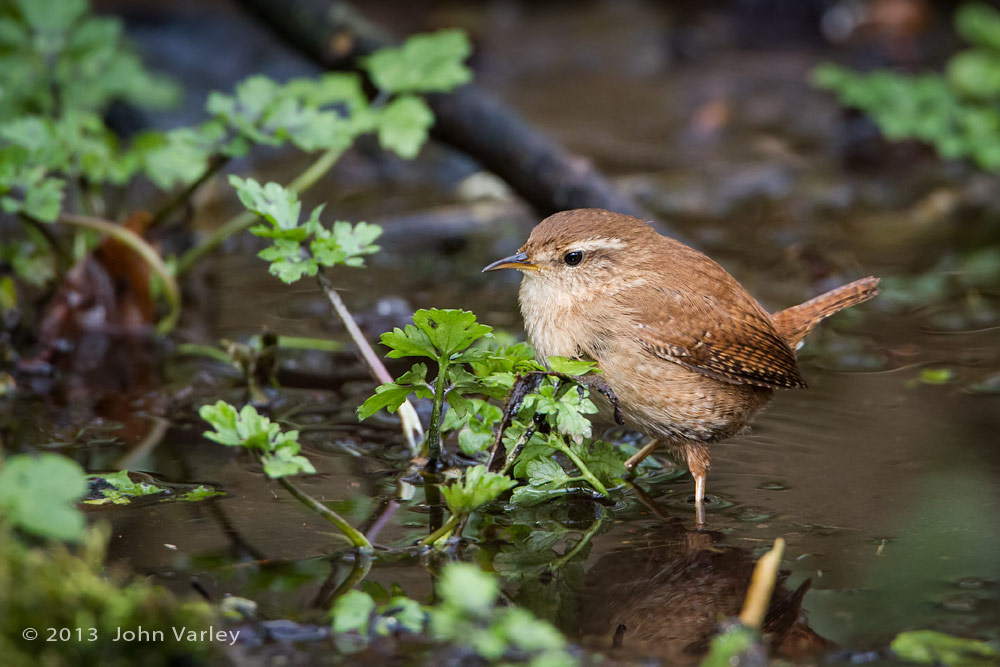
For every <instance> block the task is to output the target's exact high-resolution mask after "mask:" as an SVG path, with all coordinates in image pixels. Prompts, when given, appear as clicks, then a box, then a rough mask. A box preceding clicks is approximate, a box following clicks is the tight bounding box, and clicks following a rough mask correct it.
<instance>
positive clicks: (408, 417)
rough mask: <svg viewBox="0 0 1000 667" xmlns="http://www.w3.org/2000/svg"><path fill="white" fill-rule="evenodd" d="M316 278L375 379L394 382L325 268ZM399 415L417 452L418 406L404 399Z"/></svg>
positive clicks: (420, 431)
mask: <svg viewBox="0 0 1000 667" xmlns="http://www.w3.org/2000/svg"><path fill="white" fill-rule="evenodd" d="M316 279H317V280H318V281H319V286H320V287H321V288H322V289H323V291H324V292H325V293H326V297H327V299H329V300H330V305H331V306H333V309H334V310H335V311H336V312H337V315H338V316H339V317H340V320H341V321H342V322H343V323H344V327H345V328H346V329H347V333H349V334H350V335H351V340H353V341H354V344H355V345H356V346H357V347H358V351H359V352H360V353H361V357H362V359H364V360H365V363H367V364H368V368H369V369H370V370H371V372H372V375H374V376H375V379H376V380H377V381H378V382H381V383H382V384H385V383H387V382H392V375H390V374H389V371H388V370H387V369H386V367H385V364H383V363H382V360H381V359H379V358H378V355H377V354H375V350H373V349H372V346H371V345H369V344H368V340H367V339H366V338H365V335H364V334H363V333H362V332H361V327H359V326H358V323H357V322H356V321H355V320H354V317H353V316H352V315H351V311H349V310H348V309H347V306H346V305H345V304H344V300H343V299H341V298H340V294H339V293H338V292H337V290H336V288H334V286H333V285H332V284H331V283H330V279H329V278H328V277H327V275H326V273H325V272H324V271H323V269H320V270H319V272H318V273H317V274H316ZM396 414H398V415H399V424H400V427H401V428H402V429H403V437H404V438H406V442H407V443H408V444H409V445H410V451H411V452H413V453H414V454H416V452H417V437H419V436H422V435H423V434H424V427H423V426H422V425H421V424H420V416H419V415H418V414H417V410H416V408H414V407H413V404H412V403H410V401H409V400H405V401H403V403H402V404H401V405H400V406H399V410H397V411H396Z"/></svg>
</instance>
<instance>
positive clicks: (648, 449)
mask: <svg viewBox="0 0 1000 667" xmlns="http://www.w3.org/2000/svg"><path fill="white" fill-rule="evenodd" d="M659 444H660V441H659V440H657V439H656V438H653V439H652V440H650V441H649V442H648V443H647V444H646V446H644V447H643V448H642V449H640V450H639V451H637V452H636V453H635V454H633V455H632V456H630V457H628V460H627V461H625V469H626V470H628V471H629V472H633V471H634V470H635V469H636V468H637V467H638V466H639V464H640V463H642V462H643V461H645V460H646V457H647V456H649V455H650V454H652V453H653V450H654V449H656V446H657V445H659Z"/></svg>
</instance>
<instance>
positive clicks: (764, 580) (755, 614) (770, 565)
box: [740, 537, 785, 630]
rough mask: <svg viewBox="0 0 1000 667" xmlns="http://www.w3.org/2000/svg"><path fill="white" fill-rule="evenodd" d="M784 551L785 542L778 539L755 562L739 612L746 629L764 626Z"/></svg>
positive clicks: (756, 628)
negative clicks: (741, 609)
mask: <svg viewBox="0 0 1000 667" xmlns="http://www.w3.org/2000/svg"><path fill="white" fill-rule="evenodd" d="M784 551H785V540H783V539H782V538H780V537H779V538H778V539H776V540H775V541H774V547H773V548H772V549H771V550H770V551H768V552H767V553H766V554H764V555H763V556H761V557H760V560H758V561H757V566H756V567H755V568H754V570H753V578H752V579H751V580H750V588H748V589H747V596H746V599H745V600H744V601H743V611H741V612H740V623H742V624H743V625H745V626H747V627H748V628H753V629H754V630H760V628H761V626H762V625H763V624H764V616H766V615H767V606H768V604H769V603H770V602H771V593H773V592H774V584H775V582H777V580H778V568H780V567H781V555H782V554H783V553H784Z"/></svg>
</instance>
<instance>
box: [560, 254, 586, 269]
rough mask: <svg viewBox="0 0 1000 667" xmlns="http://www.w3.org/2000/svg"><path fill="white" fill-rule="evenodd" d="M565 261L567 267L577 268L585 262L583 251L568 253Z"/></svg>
mask: <svg viewBox="0 0 1000 667" xmlns="http://www.w3.org/2000/svg"><path fill="white" fill-rule="evenodd" d="M563 261H564V262H566V266H576V265H577V264H579V263H580V262H582V261H583V251H582V250H574V251H573V252H568V253H566V254H565V255H563Z"/></svg>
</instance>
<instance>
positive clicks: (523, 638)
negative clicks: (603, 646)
mask: <svg viewBox="0 0 1000 667" xmlns="http://www.w3.org/2000/svg"><path fill="white" fill-rule="evenodd" d="M497 625H498V626H499V627H498V630H499V631H500V632H502V633H503V635H504V637H506V638H507V640H508V641H509V642H510V643H511V644H513V645H515V646H517V647H518V648H520V649H521V650H523V651H527V652H529V653H533V652H536V651H547V650H562V649H564V648H565V647H566V638H565V637H563V636H562V635H561V634H559V631H558V630H556V629H555V628H554V627H553V626H552V625H551V624H549V623H546V622H544V621H540V620H539V619H538V618H537V617H536V616H535V615H534V614H532V613H531V612H530V611H528V610H527V609H523V608H521V607H508V608H507V609H505V610H503V612H502V615H501V617H500V620H499V622H498V623H497ZM567 657H568V656H567ZM533 664H534V663H533ZM570 664H575V661H572V662H570Z"/></svg>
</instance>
